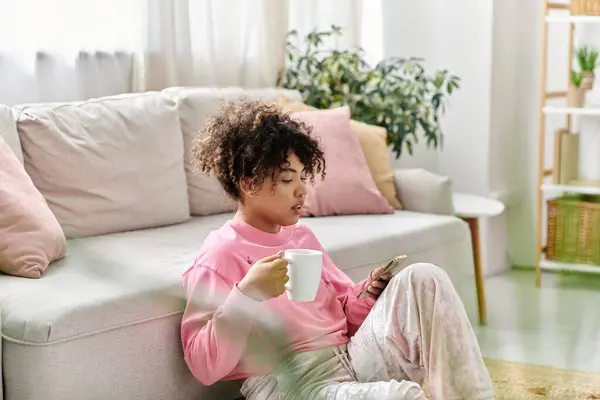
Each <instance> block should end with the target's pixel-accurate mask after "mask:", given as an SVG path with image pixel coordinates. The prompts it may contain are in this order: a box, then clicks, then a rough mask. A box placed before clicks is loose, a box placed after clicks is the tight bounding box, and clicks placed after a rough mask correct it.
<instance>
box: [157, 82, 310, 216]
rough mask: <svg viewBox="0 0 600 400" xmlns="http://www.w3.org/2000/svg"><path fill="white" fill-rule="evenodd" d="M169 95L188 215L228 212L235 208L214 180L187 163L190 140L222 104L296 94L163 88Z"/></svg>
mask: <svg viewBox="0 0 600 400" xmlns="http://www.w3.org/2000/svg"><path fill="white" fill-rule="evenodd" d="M165 91H166V92H168V93H173V94H175V95H176V96H177V98H178V101H179V113H180V118H181V129H182V130H183V138H184V144H185V149H186V150H185V151H186V162H185V170H186V174H187V180H188V193H189V199H190V211H191V213H192V215H211V214H218V213H224V212H231V211H233V210H235V209H236V208H237V203H236V202H235V201H233V200H232V199H231V198H230V197H229V196H228V195H227V194H226V193H225V191H224V190H223V188H222V187H221V186H220V184H219V183H218V181H217V180H216V178H214V177H212V176H207V175H205V174H202V173H195V172H194V169H193V166H192V163H191V160H190V155H191V148H192V142H193V140H194V137H195V136H196V135H197V134H198V132H199V131H201V130H202V128H203V127H204V123H205V121H206V118H207V117H208V116H209V114H211V113H213V112H214V111H216V110H217V109H218V107H219V105H220V104H221V103H222V102H223V101H227V100H237V99H241V98H243V97H245V98H247V99H265V100H272V101H276V100H277V99H278V98H279V96H282V95H284V94H285V95H286V96H289V97H291V98H293V99H299V98H300V95H299V94H298V92H294V91H290V90H285V89H275V88H267V89H250V90H244V89H240V88H181V87H174V88H169V89H165Z"/></svg>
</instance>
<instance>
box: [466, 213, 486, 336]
mask: <svg viewBox="0 0 600 400" xmlns="http://www.w3.org/2000/svg"><path fill="white" fill-rule="evenodd" d="M464 220H465V221H466V222H467V223H468V224H469V229H470V230H471V243H472V244H473V258H474V260H473V261H474V264H475V286H476V287H477V305H478V308H479V324H480V325H485V324H487V309H486V304H485V281H484V278H483V266H482V265H481V247H480V246H481V243H480V239H479V219H478V218H464Z"/></svg>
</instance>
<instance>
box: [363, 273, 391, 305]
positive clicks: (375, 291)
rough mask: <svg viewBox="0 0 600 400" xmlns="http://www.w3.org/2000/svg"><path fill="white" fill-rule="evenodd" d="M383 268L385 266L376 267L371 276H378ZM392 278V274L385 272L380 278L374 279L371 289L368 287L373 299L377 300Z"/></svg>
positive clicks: (369, 294) (368, 292)
mask: <svg viewBox="0 0 600 400" xmlns="http://www.w3.org/2000/svg"><path fill="white" fill-rule="evenodd" d="M382 269H383V267H379V268H375V269H374V270H373V271H371V274H370V275H369V277H370V278H371V279H373V277H374V276H377V274H378V273H379V272H380V271H381V270H382ZM390 279H392V274H383V275H381V278H379V280H376V281H372V283H371V284H370V286H369V289H367V295H368V296H369V297H371V298H372V299H374V300H377V299H378V298H379V296H380V295H381V293H382V292H383V289H385V287H386V286H387V285H388V283H390Z"/></svg>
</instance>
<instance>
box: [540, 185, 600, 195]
mask: <svg viewBox="0 0 600 400" xmlns="http://www.w3.org/2000/svg"><path fill="white" fill-rule="evenodd" d="M540 188H541V189H542V191H544V192H554V193H565V192H569V193H581V194H600V186H577V185H556V184H553V183H544V184H543V185H542V186H541V187H540Z"/></svg>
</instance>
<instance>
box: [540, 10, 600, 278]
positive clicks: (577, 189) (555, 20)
mask: <svg viewBox="0 0 600 400" xmlns="http://www.w3.org/2000/svg"><path fill="white" fill-rule="evenodd" d="M555 1H556V0H555ZM570 9H571V5H570V4H565V3H555V2H552V1H550V0H544V4H543V23H542V71H541V76H540V79H541V89H540V104H541V107H540V110H539V111H540V112H539V118H540V127H539V130H540V131H539V148H538V150H539V159H538V160H539V164H538V198H537V238H536V239H537V240H536V247H537V249H536V250H537V264H536V285H537V286H540V285H541V279H542V278H541V271H542V270H543V271H573V272H585V273H600V266H594V265H586V264H571V263H562V262H554V261H549V260H546V259H545V254H544V252H545V245H544V244H543V243H542V238H543V232H542V229H543V222H544V221H543V219H544V213H543V210H544V201H545V199H547V198H550V197H553V196H560V195H561V194H563V193H580V194H590V195H600V185H599V186H591V185H590V186H585V185H559V184H552V183H546V179H547V177H549V176H551V175H552V174H553V169H550V170H548V169H546V163H545V143H546V135H547V132H546V117H547V116H550V115H562V116H564V117H565V118H566V125H567V128H569V129H570V128H571V124H572V118H574V117H585V116H587V117H600V104H594V105H586V106H585V107H581V108H576V107H560V106H554V105H549V104H548V100H549V99H555V98H559V97H566V94H567V93H566V91H565V92H549V91H548V90H547V87H546V77H547V72H546V69H547V67H548V61H547V54H548V33H547V31H548V24H569V25H570V37H569V73H570V71H571V68H572V61H573V47H574V43H573V37H574V31H575V29H576V27H577V26H578V25H580V24H600V16H588V15H571V14H570ZM569 78H570V77H569ZM569 80H570V79H569ZM553 168H558V166H557V165H554V166H553ZM598 229H600V227H598Z"/></svg>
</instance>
